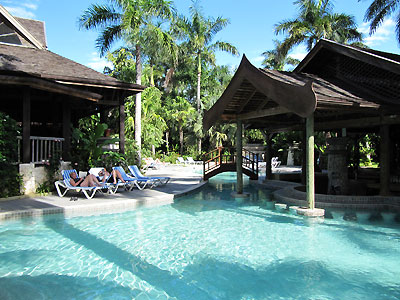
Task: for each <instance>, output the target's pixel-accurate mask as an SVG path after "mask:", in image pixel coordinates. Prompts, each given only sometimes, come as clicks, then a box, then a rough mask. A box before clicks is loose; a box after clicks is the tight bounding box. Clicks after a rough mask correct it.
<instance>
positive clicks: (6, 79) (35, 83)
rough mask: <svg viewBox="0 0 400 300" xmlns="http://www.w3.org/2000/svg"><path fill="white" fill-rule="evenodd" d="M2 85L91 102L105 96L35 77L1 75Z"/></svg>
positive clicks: (0, 81)
mask: <svg viewBox="0 0 400 300" xmlns="http://www.w3.org/2000/svg"><path fill="white" fill-rule="evenodd" d="M0 84H7V85H8V84H12V85H24V86H30V87H32V88H35V89H39V90H44V91H48V92H53V93H57V94H65V95H69V96H73V97H77V98H82V99H86V100H90V101H95V102H97V101H98V100H99V99H101V98H102V97H103V96H102V95H100V94H96V93H92V92H87V91H82V90H78V89H75V88H71V87H67V86H64V85H62V84H59V83H54V82H51V81H47V80H44V79H40V78H35V77H20V76H8V75H0Z"/></svg>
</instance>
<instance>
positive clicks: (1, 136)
mask: <svg viewBox="0 0 400 300" xmlns="http://www.w3.org/2000/svg"><path fill="white" fill-rule="evenodd" d="M18 135H19V127H18V125H17V122H16V121H15V120H13V119H12V118H10V117H9V116H8V115H6V114H4V113H2V112H0V178H2V183H1V184H2V188H1V189H0V197H1V198H2V197H11V196H17V195H20V186H21V183H22V180H21V176H20V175H19V173H18V167H17V166H16V165H15V163H16V162H17V160H18V141H17V139H16V137H17V136H18ZM13 163H14V164H13Z"/></svg>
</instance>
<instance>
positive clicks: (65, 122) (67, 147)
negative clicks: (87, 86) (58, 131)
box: [62, 99, 71, 161]
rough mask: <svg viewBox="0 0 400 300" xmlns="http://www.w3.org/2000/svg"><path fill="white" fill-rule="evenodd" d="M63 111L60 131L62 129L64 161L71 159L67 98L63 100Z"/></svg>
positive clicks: (69, 117) (69, 114) (69, 106)
mask: <svg viewBox="0 0 400 300" xmlns="http://www.w3.org/2000/svg"><path fill="white" fill-rule="evenodd" d="M62 106H63V112H62V114H63V115H62V119H63V123H62V131H63V138H64V144H63V153H62V158H63V160H64V161H70V160H71V105H70V103H69V102H68V100H66V99H64V101H63V105H62Z"/></svg>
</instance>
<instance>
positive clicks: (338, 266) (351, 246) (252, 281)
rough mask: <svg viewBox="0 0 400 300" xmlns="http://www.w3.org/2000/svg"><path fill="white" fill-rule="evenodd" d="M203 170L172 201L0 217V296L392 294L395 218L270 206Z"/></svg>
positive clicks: (398, 269)
mask: <svg viewBox="0 0 400 300" xmlns="http://www.w3.org/2000/svg"><path fill="white" fill-rule="evenodd" d="M245 183H246V185H245V191H249V192H251V193H252V195H251V197H250V198H249V199H247V200H234V199H232V198H231V197H230V193H231V192H232V190H233V189H234V186H235V177H234V176H232V175H230V174H228V175H222V176H219V177H216V178H215V179H212V180H210V183H209V184H208V185H207V186H205V188H204V189H202V190H201V191H200V192H198V193H196V194H193V195H190V196H187V197H184V198H180V199H179V200H178V201H176V202H175V203H173V204H172V205H165V206H159V207H153V208H144V209H138V210H135V211H131V212H126V213H120V214H110V215H101V216H92V217H74V218H67V219H66V218H64V217H63V216H56V215H53V216H46V217H44V218H43V219H39V218H27V219H22V220H19V221H10V222H6V223H3V224H1V225H0V299H2V300H3V299H27V298H28V297H29V299H195V300H197V299H399V298H400V260H399V257H400V256H399V254H400V228H399V225H398V224H396V223H391V224H384V223H379V224H375V223H374V224H372V223H369V222H368V221H366V222H365V223H362V224H360V223H355V222H349V221H343V220H335V219H333V220H329V219H325V220H310V219H304V218H302V217H298V216H294V215H290V214H289V213H287V212H280V211H277V210H271V209H269V204H270V202H268V199H269V198H270V192H269V191H267V190H263V189H259V188H257V187H255V186H254V185H250V184H249V183H248V182H245Z"/></svg>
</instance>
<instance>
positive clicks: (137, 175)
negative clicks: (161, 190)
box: [128, 165, 171, 184]
mask: <svg viewBox="0 0 400 300" xmlns="http://www.w3.org/2000/svg"><path fill="white" fill-rule="evenodd" d="M128 169H129V171H130V172H131V174H132V175H133V176H134V177H135V178H138V179H147V180H154V181H155V182H156V183H157V184H158V183H160V184H167V183H168V181H170V179H171V178H170V177H153V176H151V177H150V176H144V175H142V173H141V172H140V170H139V168H138V167H137V166H135V165H134V166H128Z"/></svg>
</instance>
